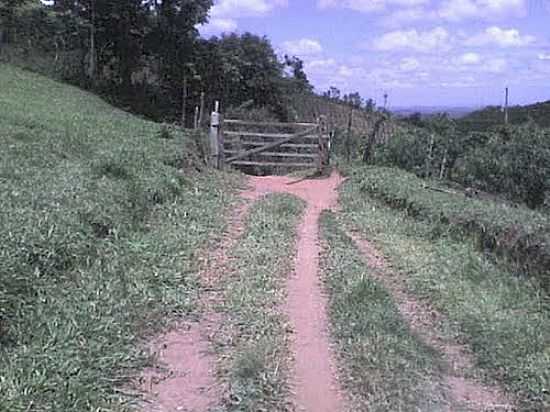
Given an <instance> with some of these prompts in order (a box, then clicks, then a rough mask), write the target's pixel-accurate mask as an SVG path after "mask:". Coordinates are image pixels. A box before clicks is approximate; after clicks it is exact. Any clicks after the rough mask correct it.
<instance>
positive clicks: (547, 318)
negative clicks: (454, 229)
mask: <svg viewBox="0 0 550 412" xmlns="http://www.w3.org/2000/svg"><path fill="white" fill-rule="evenodd" d="M373 172H375V170H373ZM359 173H360V172H359ZM361 176H362V175H358V176H354V177H352V178H351V179H350V180H349V181H348V182H347V183H346V184H345V185H344V187H343V189H342V196H341V202H342V205H343V207H344V211H343V214H342V216H341V220H340V223H341V224H345V225H347V226H351V227H356V228H358V229H359V230H360V231H361V232H362V233H363V234H364V235H365V236H367V237H368V238H369V239H371V240H373V241H375V242H376V244H377V245H378V247H380V248H381V250H382V251H383V252H384V253H385V255H386V256H387V258H388V260H389V261H390V263H391V264H392V265H393V267H394V270H397V271H400V272H401V273H403V275H404V276H406V279H407V287H408V288H409V290H410V291H411V292H412V293H414V294H416V295H417V296H418V297H419V298H422V299H427V300H428V301H429V302H431V304H432V305H433V306H434V307H435V308H436V309H437V310H439V311H440V312H442V313H443V314H445V315H446V317H447V318H448V324H446V325H444V327H443V329H444V330H443V331H442V332H444V333H448V334H449V335H450V336H452V337H453V338H455V339H457V340H458V341H463V342H465V343H467V344H468V345H469V346H470V347H471V349H472V351H473V354H474V357H475V361H476V364H477V365H478V366H479V367H481V368H482V369H481V371H482V377H483V378H484V379H486V380H487V381H489V382H491V381H493V380H494V379H496V380H498V381H500V382H502V383H503V384H504V385H505V386H506V387H507V388H508V389H509V390H510V391H511V392H512V393H514V394H516V395H517V397H518V399H519V404H520V410H546V409H547V408H549V407H550V306H549V301H548V297H547V296H546V295H545V294H544V293H542V292H541V290H540V288H539V287H538V285H537V284H536V282H531V281H530V280H528V279H525V278H521V277H518V276H514V274H512V273H511V272H510V271H509V269H508V265H507V264H504V263H503V262H498V261H495V260H494V259H489V258H487V256H485V255H484V254H483V253H481V252H480V251H479V250H478V248H477V245H475V244H474V242H473V241H468V240H464V241H459V240H457V238H456V237H454V236H450V235H445V234H441V233H440V234H439V235H438V236H435V237H434V233H435V232H436V231H437V225H438V222H431V221H429V220H416V219H412V218H411V217H410V216H409V215H408V214H407V212H406V211H400V210H395V209H391V208H389V207H387V206H386V204H385V203H384V202H381V201H379V200H376V199H374V198H372V197H370V196H369V194H368V193H366V192H365V190H364V179H363V178H362V177H361ZM388 184H389V185H391V181H389V182H388ZM441 207H444V205H441ZM441 212H442V213H444V210H441Z"/></svg>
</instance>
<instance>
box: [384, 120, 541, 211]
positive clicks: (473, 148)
mask: <svg viewBox="0 0 550 412" xmlns="http://www.w3.org/2000/svg"><path fill="white" fill-rule="evenodd" d="M418 125H419V126H420V127H412V126H411V127H409V128H407V129H398V130H397V131H396V132H395V133H394V134H393V136H392V138H391V139H389V141H388V142H387V143H385V144H383V145H379V147H377V149H376V158H375V160H376V162H377V163H378V164H381V165H388V166H397V167H400V168H402V169H405V170H408V171H411V172H414V173H415V174H416V175H418V176H422V177H431V176H439V177H441V178H449V179H451V180H453V181H455V182H458V183H461V184H463V185H467V186H472V187H474V188H476V189H480V190H483V191H487V192H492V193H500V194H503V195H504V196H506V197H507V198H508V199H510V200H514V201H518V202H523V203H525V204H526V205H527V206H528V207H530V208H533V209H535V208H540V207H542V206H543V205H544V203H545V198H546V195H547V193H548V192H550V156H549V154H550V132H549V131H547V130H545V129H541V128H539V127H537V126H536V125H535V124H534V123H528V124H526V125H522V126H510V127H504V128H500V129H498V130H496V131H493V132H483V133H482V132H475V131H470V132H467V133H466V132H463V131H461V130H460V125H459V124H457V123H456V121H455V120H451V119H449V118H448V117H446V116H436V117H434V118H431V119H429V120H423V121H422V122H420V123H418Z"/></svg>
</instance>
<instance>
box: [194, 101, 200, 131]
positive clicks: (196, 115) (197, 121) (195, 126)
mask: <svg viewBox="0 0 550 412" xmlns="http://www.w3.org/2000/svg"><path fill="white" fill-rule="evenodd" d="M198 128H199V106H195V116H194V117H193V129H195V130H196V129H198Z"/></svg>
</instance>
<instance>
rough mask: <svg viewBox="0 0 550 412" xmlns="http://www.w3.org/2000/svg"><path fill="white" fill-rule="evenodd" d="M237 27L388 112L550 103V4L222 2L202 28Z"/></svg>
mask: <svg viewBox="0 0 550 412" xmlns="http://www.w3.org/2000/svg"><path fill="white" fill-rule="evenodd" d="M233 31H235V32H238V33H244V32H247V31H249V32H252V33H255V34H259V35H266V36H267V37H269V39H270V40H271V42H272V44H273V47H274V48H275V50H276V51H277V53H278V54H279V55H281V56H282V55H284V54H290V55H295V56H297V57H300V58H301V59H302V60H304V62H305V70H306V73H307V75H308V77H309V79H310V81H311V83H312V84H313V85H314V86H315V89H316V90H317V91H324V90H327V89H328V88H329V87H330V86H335V87H338V88H339V89H340V90H341V91H342V92H345V93H349V92H354V91H358V92H359V93H360V94H361V95H362V96H363V97H365V98H373V99H375V101H376V102H377V103H379V104H381V103H382V101H383V97H382V96H383V95H384V94H385V93H387V94H388V96H389V98H388V104H389V106H390V108H391V107H410V106H447V107H452V106H454V107H457V106H468V107H482V106H486V105H502V104H503V102H504V90H505V88H506V87H509V89H510V104H528V103H533V102H537V101H545V100H550V0H216V1H215V4H214V7H213V8H212V10H211V11H210V21H209V23H208V24H207V25H204V26H202V27H200V32H201V34H202V35H203V36H205V37H208V36H211V35H219V34H221V33H223V32H233Z"/></svg>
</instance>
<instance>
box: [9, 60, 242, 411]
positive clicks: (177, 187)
mask: <svg viewBox="0 0 550 412" xmlns="http://www.w3.org/2000/svg"><path fill="white" fill-rule="evenodd" d="M0 89H1V90H2V93H1V94H0V105H1V106H2V108H3V109H2V111H1V113H0V139H1V145H2V150H1V151H0V203H1V204H2V209H1V210H0V227H1V234H2V240H3V245H2V248H1V249H0V276H1V278H2V282H1V283H0V410H2V411H10V412H13V411H90V410H93V411H106V410H124V409H126V407H127V406H128V403H129V401H131V398H129V397H128V396H126V395H124V394H122V393H120V392H117V389H116V388H120V387H122V386H125V384H126V382H127V381H128V380H129V379H130V378H131V377H132V376H134V375H135V374H136V371H137V370H138V369H139V368H140V367H142V366H143V365H144V364H145V363H146V362H147V361H148V359H147V357H146V355H145V354H144V353H142V352H141V351H140V349H139V343H140V339H141V338H143V337H144V336H145V335H147V334H149V333H153V332H154V331H156V330H158V329H159V328H160V327H162V326H163V325H164V324H165V323H166V322H168V321H169V320H170V318H172V317H174V316H177V315H184V314H187V313H191V312H193V311H194V310H195V296H196V294H197V288H198V281H197V267H196V261H195V253H196V252H197V250H198V249H200V248H201V247H202V246H203V245H204V244H205V242H206V240H207V239H208V237H209V236H210V234H212V233H213V232H216V231H220V230H221V229H222V228H223V213H222V212H223V210H224V208H226V207H227V206H228V205H229V204H230V203H231V200H232V195H231V194H230V190H228V189H229V188H231V187H232V186H234V184H235V183H236V182H235V181H234V180H235V179H234V178H230V177H227V176H225V175H220V174H217V173H215V172H211V171H208V170H205V171H204V173H202V174H199V173H197V172H196V169H197V168H199V169H200V168H202V166H201V162H200V159H199V158H198V157H199V156H198V155H197V154H196V153H199V151H198V147H197V144H196V143H197V142H196V141H195V140H194V139H193V136H190V135H186V134H182V133H180V132H178V131H177V130H175V129H171V130H167V129H165V128H162V126H160V125H158V124H155V123H152V122H148V121H144V120H141V119H139V118H136V117H134V116H132V115H130V114H128V113H125V112H122V111H119V110H116V109H114V108H113V107H111V106H109V105H108V104H106V103H105V102H103V101H102V100H101V99H99V98H97V97H96V96H93V95H91V94H88V93H85V92H83V91H81V90H79V89H76V88H73V87H69V86H66V85H63V84H61V83H57V82H54V81H52V80H48V79H46V78H43V77H41V76H38V75H35V74H31V73H28V72H24V71H21V70H19V69H15V68H13V67H11V66H8V65H0ZM169 135H170V136H169ZM168 137H170V138H168ZM177 167H187V168H186V169H185V171H184V172H181V171H178V170H177Z"/></svg>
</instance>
